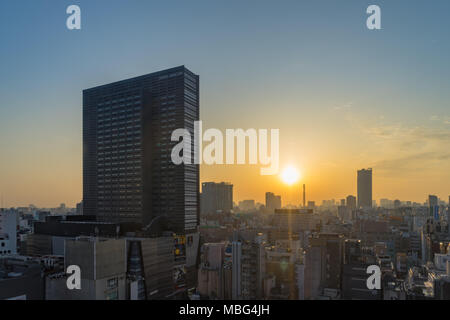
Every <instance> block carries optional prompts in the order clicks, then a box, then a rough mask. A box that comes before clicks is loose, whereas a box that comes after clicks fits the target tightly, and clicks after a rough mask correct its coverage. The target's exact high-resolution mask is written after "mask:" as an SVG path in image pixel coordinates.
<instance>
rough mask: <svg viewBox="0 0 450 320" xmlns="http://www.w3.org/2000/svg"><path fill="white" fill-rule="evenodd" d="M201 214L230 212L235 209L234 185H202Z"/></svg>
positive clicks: (209, 183) (210, 183)
mask: <svg viewBox="0 0 450 320" xmlns="http://www.w3.org/2000/svg"><path fill="white" fill-rule="evenodd" d="M200 208H201V213H202V214H213V213H218V212H230V211H231V210H232V209H233V185H232V184H229V183H225V182H221V183H215V182H204V183H202V195H201V206H200Z"/></svg>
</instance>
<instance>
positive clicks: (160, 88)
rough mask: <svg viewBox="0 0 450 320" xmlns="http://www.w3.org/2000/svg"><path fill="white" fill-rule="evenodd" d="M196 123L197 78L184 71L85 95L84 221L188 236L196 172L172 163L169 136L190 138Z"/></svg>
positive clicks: (195, 203)
mask: <svg viewBox="0 0 450 320" xmlns="http://www.w3.org/2000/svg"><path fill="white" fill-rule="evenodd" d="M198 119H199V77H198V76H197V75H195V74H194V73H192V72H191V71H189V70H188V69H187V68H185V67H184V66H180V67H176V68H172V69H168V70H163V71H159V72H155V73H151V74H147V75H143V76H139V77H136V78H132V79H127V80H123V81H119V82H114V83H111V84H106V85H102V86H98V87H95V88H91V89H87V90H84V91H83V213H84V214H85V215H96V216H97V217H98V220H100V221H113V222H133V223H138V224H141V225H142V226H149V225H151V224H152V223H153V222H154V221H155V220H158V218H161V217H164V218H165V219H164V220H165V221H167V223H168V224H169V228H170V230H171V231H174V232H177V233H187V232H190V231H194V230H195V229H196V228H197V225H198V216H199V167H198V165H195V164H192V165H188V164H182V165H175V164H174V163H173V162H172V161H171V151H172V148H173V146H174V145H176V144H177V143H178V141H171V134H172V132H173V131H174V130H175V129H178V128H184V129H187V130H188V131H189V132H190V133H191V136H193V135H194V122H195V121H197V120H198ZM191 150H192V157H191V158H192V159H193V158H194V154H193V152H194V141H193V139H192V145H191Z"/></svg>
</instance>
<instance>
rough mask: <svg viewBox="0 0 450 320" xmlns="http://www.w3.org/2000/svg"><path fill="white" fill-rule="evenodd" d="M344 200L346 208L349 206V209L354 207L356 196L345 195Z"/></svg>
mask: <svg viewBox="0 0 450 320" xmlns="http://www.w3.org/2000/svg"><path fill="white" fill-rule="evenodd" d="M346 202H347V208H349V209H351V210H353V209H356V197H354V196H347V199H346Z"/></svg>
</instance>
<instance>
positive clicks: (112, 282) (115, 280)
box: [107, 278, 118, 289]
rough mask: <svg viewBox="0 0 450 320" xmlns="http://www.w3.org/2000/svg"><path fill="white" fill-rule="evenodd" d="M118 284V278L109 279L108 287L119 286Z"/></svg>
mask: <svg viewBox="0 0 450 320" xmlns="http://www.w3.org/2000/svg"><path fill="white" fill-rule="evenodd" d="M117 284H118V279H117V278H112V279H108V282H107V287H108V289H113V288H117Z"/></svg>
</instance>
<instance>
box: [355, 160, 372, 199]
mask: <svg viewBox="0 0 450 320" xmlns="http://www.w3.org/2000/svg"><path fill="white" fill-rule="evenodd" d="M358 208H372V169H371V168H369V169H367V170H366V169H361V170H358Z"/></svg>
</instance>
